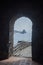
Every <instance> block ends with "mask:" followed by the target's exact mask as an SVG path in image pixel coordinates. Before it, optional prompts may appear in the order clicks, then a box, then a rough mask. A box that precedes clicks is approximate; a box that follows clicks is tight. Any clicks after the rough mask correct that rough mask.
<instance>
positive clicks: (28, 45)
mask: <svg viewBox="0 0 43 65" xmlns="http://www.w3.org/2000/svg"><path fill="white" fill-rule="evenodd" d="M13 33H14V35H13V55H14V56H20V57H32V21H31V20H30V19H29V18H28V17H20V18H18V19H17V20H15V23H14V32H13Z"/></svg>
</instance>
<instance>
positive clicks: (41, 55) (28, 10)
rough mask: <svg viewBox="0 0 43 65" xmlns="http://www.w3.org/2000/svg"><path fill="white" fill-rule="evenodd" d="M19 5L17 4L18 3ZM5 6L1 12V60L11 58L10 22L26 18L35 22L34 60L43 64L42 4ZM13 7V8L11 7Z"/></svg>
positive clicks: (33, 39)
mask: <svg viewBox="0 0 43 65" xmlns="http://www.w3.org/2000/svg"><path fill="white" fill-rule="evenodd" d="M16 4H17V3H16ZM16 4H12V5H11V4H9V5H6V6H5V5H4V6H3V7H2V8H1V11H0V13H1V14H0V15H1V17H0V21H1V23H0V60H1V59H6V58H8V57H9V22H10V20H11V19H12V17H13V16H14V17H16V16H17V17H20V15H21V16H26V17H29V18H30V19H31V20H32V22H33V32H32V59H33V60H35V61H37V62H43V11H42V6H40V5H41V4H42V3H41V4H40V3H39V4H37V5H36V4H34V3H29V4H28V3H27V4H26V3H25V4H24V3H21V4H20V5H21V6H20V5H19V3H18V4H17V5H18V6H15V5H16ZM10 5H11V6H10Z"/></svg>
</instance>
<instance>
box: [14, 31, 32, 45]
mask: <svg viewBox="0 0 43 65" xmlns="http://www.w3.org/2000/svg"><path fill="white" fill-rule="evenodd" d="M18 41H27V42H32V33H30V32H27V33H24V34H22V33H14V36H13V43H14V44H13V46H16V45H17V44H18Z"/></svg>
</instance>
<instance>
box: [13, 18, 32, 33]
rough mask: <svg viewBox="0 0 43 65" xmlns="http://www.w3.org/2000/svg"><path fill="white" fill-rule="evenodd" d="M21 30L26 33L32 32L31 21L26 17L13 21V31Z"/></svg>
mask: <svg viewBox="0 0 43 65" xmlns="http://www.w3.org/2000/svg"><path fill="white" fill-rule="evenodd" d="M23 29H25V30H26V31H27V32H28V31H30V32H31V31H32V21H31V20H30V19H29V18H27V17H20V18H18V19H17V20H16V21H15V24H14V30H17V31H22V30H23Z"/></svg>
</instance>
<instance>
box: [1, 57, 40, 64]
mask: <svg viewBox="0 0 43 65" xmlns="http://www.w3.org/2000/svg"><path fill="white" fill-rule="evenodd" d="M0 65H41V64H38V63H36V62H33V61H32V59H31V58H21V57H10V58H9V59H6V60H3V61H0Z"/></svg>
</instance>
